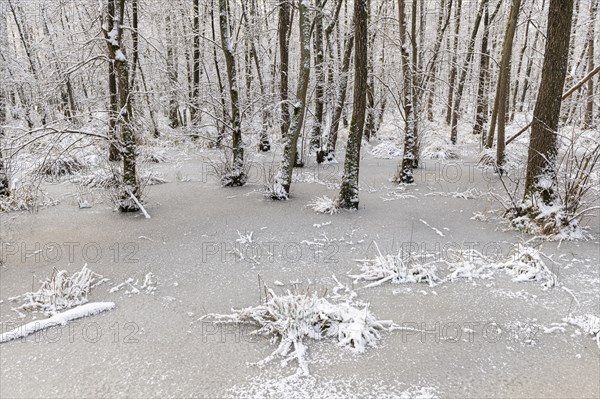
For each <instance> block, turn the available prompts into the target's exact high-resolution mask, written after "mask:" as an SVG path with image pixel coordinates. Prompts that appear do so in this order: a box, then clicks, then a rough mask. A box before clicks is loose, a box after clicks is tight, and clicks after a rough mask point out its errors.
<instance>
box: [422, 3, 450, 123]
mask: <svg viewBox="0 0 600 399" xmlns="http://www.w3.org/2000/svg"><path fill="white" fill-rule="evenodd" d="M445 1H446V0H440V12H439V15H438V26H437V33H436V38H435V45H434V48H433V55H432V57H431V61H430V62H429V64H428V73H427V77H426V78H425V82H424V83H423V86H424V88H425V90H427V91H428V99H427V118H428V119H429V120H430V121H431V122H433V99H434V97H435V86H433V85H434V81H435V72H436V69H437V67H438V65H437V59H438V57H439V54H440V49H441V48H442V43H443V42H444V33H445V32H446V29H447V28H448V25H450V18H451V16H452V0H448V7H447V10H446V13H447V15H446V21H445V22H444V2H445Z"/></svg>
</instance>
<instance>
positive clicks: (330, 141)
mask: <svg viewBox="0 0 600 399" xmlns="http://www.w3.org/2000/svg"><path fill="white" fill-rule="evenodd" d="M353 48H354V33H353V32H348V36H347V37H346V41H345V45H344V57H343V61H342V70H341V72H340V86H339V90H338V93H337V96H336V98H335V108H334V110H333V119H332V121H331V127H330V129H329V134H328V135H327V150H326V155H327V157H329V158H332V157H333V155H334V154H335V146H336V144H337V138H338V130H339V127H340V121H341V119H342V112H343V110H344V104H345V103H346V93H347V91H348V80H349V76H348V75H349V73H350V62H351V59H352V49H353Z"/></svg>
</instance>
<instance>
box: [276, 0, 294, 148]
mask: <svg viewBox="0 0 600 399" xmlns="http://www.w3.org/2000/svg"><path fill="white" fill-rule="evenodd" d="M290 1H291V0H282V2H281V4H280V5H279V54H280V57H281V63H280V64H281V70H280V81H281V82H280V87H279V90H280V100H281V135H282V136H284V137H285V135H286V133H287V132H288V129H289V126H290V108H289V104H288V90H289V75H288V72H289V62H290V46H289V43H290V38H289V35H288V32H289V30H290V27H291V24H292V21H291V6H290Z"/></svg>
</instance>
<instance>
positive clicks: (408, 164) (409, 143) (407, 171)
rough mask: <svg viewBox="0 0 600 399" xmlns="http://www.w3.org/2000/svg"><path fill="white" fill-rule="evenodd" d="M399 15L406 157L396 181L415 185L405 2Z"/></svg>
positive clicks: (413, 114) (414, 146) (399, 9)
mask: <svg viewBox="0 0 600 399" xmlns="http://www.w3.org/2000/svg"><path fill="white" fill-rule="evenodd" d="M398 14H399V20H400V42H401V43H402V77H403V83H404V87H403V93H402V94H403V99H404V155H403V157H402V161H401V163H400V165H399V166H398V170H397V172H396V176H395V177H394V181H396V182H398V183H405V184H411V183H414V181H415V179H414V177H413V167H414V162H415V159H416V149H417V136H416V134H415V125H416V123H415V112H414V106H413V100H414V96H413V77H412V73H414V72H413V71H412V68H411V65H410V61H409V60H410V54H409V52H410V50H409V49H410V47H409V42H408V40H409V38H408V34H407V32H406V9H405V0H398Z"/></svg>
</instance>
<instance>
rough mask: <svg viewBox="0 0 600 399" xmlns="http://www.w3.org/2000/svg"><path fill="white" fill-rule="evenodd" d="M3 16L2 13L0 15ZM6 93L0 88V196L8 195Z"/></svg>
mask: <svg viewBox="0 0 600 399" xmlns="http://www.w3.org/2000/svg"><path fill="white" fill-rule="evenodd" d="M0 16H2V17H4V16H3V15H0ZM0 25H4V21H0ZM4 32H5V30H4V27H3V26H0V33H4ZM6 122H7V118H6V94H5V91H4V89H3V88H2V89H0V197H4V196H8V195H10V191H9V186H8V174H7V173H6V165H5V162H6V161H5V159H4V152H3V150H4V146H3V141H4V125H6Z"/></svg>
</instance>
